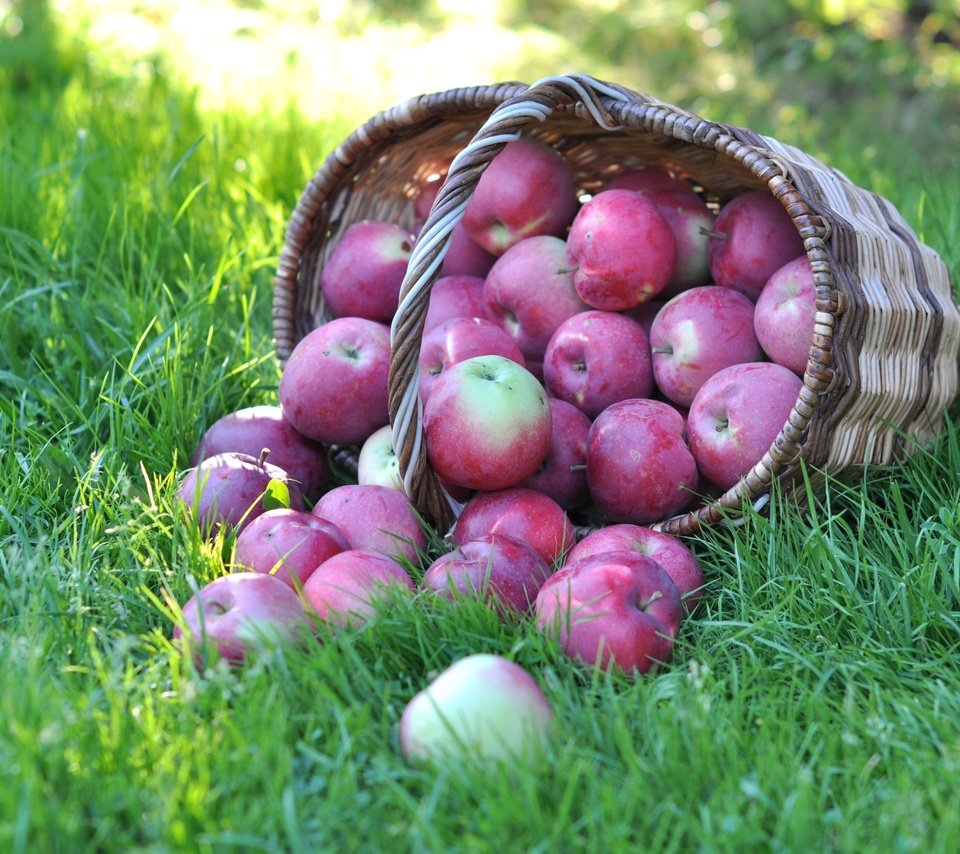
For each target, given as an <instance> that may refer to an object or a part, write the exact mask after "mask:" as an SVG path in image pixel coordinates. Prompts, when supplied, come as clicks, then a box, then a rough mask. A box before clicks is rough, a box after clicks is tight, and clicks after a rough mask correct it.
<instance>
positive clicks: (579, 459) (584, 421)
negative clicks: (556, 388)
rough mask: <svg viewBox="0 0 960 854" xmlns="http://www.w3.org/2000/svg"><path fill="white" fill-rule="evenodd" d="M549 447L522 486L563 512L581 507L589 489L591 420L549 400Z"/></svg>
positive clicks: (562, 403) (570, 408)
mask: <svg viewBox="0 0 960 854" xmlns="http://www.w3.org/2000/svg"><path fill="white" fill-rule="evenodd" d="M549 402H550V421H551V426H550V447H549V449H548V450H547V455H546V456H545V457H544V458H543V462H542V463H540V465H539V467H538V468H537V470H536V471H535V472H534V473H533V474H531V475H530V476H529V477H526V478H524V479H523V480H522V481H520V484H519V485H520V486H526V487H529V488H530V489H536V490H537V491H538V492H542V493H543V494H544V495H548V496H550V498H552V499H553V500H554V501H556V502H557V504H559V505H560V506H561V507H562V508H563V509H564V510H573V509H574V508H577V507H582V506H583V505H584V504H586V503H587V501H588V500H589V499H590V492H589V490H588V489H587V434H588V433H589V432H590V423H591V422H590V419H589V418H588V417H587V415H586V414H585V413H583V412H581V411H580V410H579V409H577V407H576V406H574V405H573V404H572V403H567V401H565V400H560V399H559V398H557V397H551V398H550V401H549Z"/></svg>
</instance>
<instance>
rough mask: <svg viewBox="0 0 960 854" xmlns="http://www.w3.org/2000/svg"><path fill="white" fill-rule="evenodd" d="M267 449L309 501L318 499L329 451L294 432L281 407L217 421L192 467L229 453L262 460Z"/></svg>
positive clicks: (261, 408) (251, 410)
mask: <svg viewBox="0 0 960 854" xmlns="http://www.w3.org/2000/svg"><path fill="white" fill-rule="evenodd" d="M264 449H267V450H269V451H270V455H269V459H270V462H271V464H272V465H275V466H278V467H279V468H282V469H283V470H284V471H285V472H286V473H287V475H288V476H289V477H290V479H291V480H292V481H295V482H296V483H297V484H298V485H299V486H300V491H301V492H302V493H303V494H304V496H306V497H307V498H310V499H311V500H314V499H316V498H317V497H318V496H319V495H320V494H321V493H322V492H323V490H324V489H325V488H326V485H327V477H328V474H329V466H328V464H327V451H326V449H325V448H324V447H323V446H322V445H321V444H320V443H319V442H314V441H313V440H312V439H308V438H307V437H306V436H304V435H302V434H301V433H298V432H297V431H296V430H294V429H293V425H292V424H291V423H290V422H289V421H288V420H287V419H286V418H285V417H284V415H283V410H281V409H280V407H279V406H273V405H267V404H263V405H259V406H248V407H245V408H243V409H238V410H237V411H236V412H230V413H228V414H226V415H224V416H222V417H220V418H218V419H217V420H216V421H214V422H213V424H211V425H210V426H209V427H208V428H207V431H206V432H205V433H204V434H203V437H202V438H201V439H200V442H199V444H198V445H197V448H196V450H195V451H194V453H193V458H192V461H191V465H197V464H198V463H199V462H200V461H201V460H204V459H206V458H207V457H212V456H214V455H215V454H222V453H224V452H227V451H232V452H235V453H238V454H247V455H249V456H251V457H255V458H259V457H260V454H261V453H263V451H264Z"/></svg>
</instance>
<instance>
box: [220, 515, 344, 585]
mask: <svg viewBox="0 0 960 854" xmlns="http://www.w3.org/2000/svg"><path fill="white" fill-rule="evenodd" d="M349 548H350V544H349V543H348V542H347V538H346V537H345V536H344V535H343V533H342V532H341V531H340V529H339V528H338V527H337V526H336V525H334V524H333V523H332V522H328V521H327V520H326V519H320V518H319V517H317V516H314V515H313V514H311V513H307V512H306V511H304V510H288V509H286V508H282V507H279V508H277V509H275V510H268V511H267V512H266V513H263V514H261V515H260V516H257V518H256V519H254V520H253V521H252V522H251V523H250V524H249V525H247V526H246V527H245V528H244V529H243V530H242V531H241V532H240V533H239V535H238V536H237V542H236V547H235V551H234V561H235V563H236V564H237V565H238V566H239V567H243V568H244V569H247V570H252V571H253V572H262V573H266V574H268V575H275V576H276V577H277V578H279V579H280V580H281V581H283V582H284V583H285V584H287V585H289V586H290V587H292V588H294V589H295V590H299V589H300V588H301V587H303V583H304V582H305V581H306V580H307V579H308V578H309V577H310V575H311V573H312V572H313V571H314V570H315V569H316V568H317V567H318V566H320V564H321V563H323V562H324V561H325V560H327V558H330V557H333V556H334V555H335V554H339V553H340V552H342V551H346V550H347V549H349Z"/></svg>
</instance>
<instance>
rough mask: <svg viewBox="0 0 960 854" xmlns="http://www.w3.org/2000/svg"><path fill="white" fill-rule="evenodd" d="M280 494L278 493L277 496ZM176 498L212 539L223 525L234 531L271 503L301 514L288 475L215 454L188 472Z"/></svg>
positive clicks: (253, 460)
mask: <svg viewBox="0 0 960 854" xmlns="http://www.w3.org/2000/svg"><path fill="white" fill-rule="evenodd" d="M277 490H279V493H277ZM177 498H178V499H179V500H180V501H182V502H183V503H184V504H185V505H186V506H187V507H188V508H189V509H190V511H191V512H192V514H193V516H194V517H195V518H196V519H197V520H198V522H199V523H200V526H201V528H202V529H203V531H204V532H205V533H206V534H207V535H208V536H209V537H214V536H215V535H216V534H217V532H218V531H219V530H220V528H221V526H222V525H227V526H228V527H231V528H233V529H234V530H236V531H238V532H239V531H242V530H243V528H244V527H245V526H246V525H248V524H249V523H250V522H252V521H253V520H254V519H255V518H256V517H257V516H259V515H260V514H261V513H263V512H265V511H266V510H269V509H271V501H277V502H279V503H278V504H274V505H272V506H283V504H284V503H287V504H289V506H290V507H292V508H293V509H294V510H303V497H302V495H301V494H300V488H299V487H298V486H297V485H296V484H295V483H293V481H291V480H290V478H289V476H288V475H287V473H286V472H285V471H284V470H283V469H281V468H279V467H277V466H275V465H271V464H270V463H268V462H266V461H265V460H263V459H262V458H257V457H251V456H249V455H248V454H236V453H232V452H227V453H223V454H214V455H213V456H212V457H207V458H206V459H205V460H202V461H201V462H200V464H199V465H198V466H196V467H195V468H192V469H190V470H189V471H188V472H187V474H186V475H185V476H184V478H183V480H182V481H181V482H180V486H179V487H178V489H177Z"/></svg>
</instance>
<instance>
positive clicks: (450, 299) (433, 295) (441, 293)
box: [423, 276, 486, 335]
mask: <svg viewBox="0 0 960 854" xmlns="http://www.w3.org/2000/svg"><path fill="white" fill-rule="evenodd" d="M483 282H484V280H483V279H482V278H481V277H480V276H441V277H440V278H439V279H437V281H436V282H434V283H433V287H432V288H430V301H429V302H428V303H427V316H426V318H425V319H424V321H423V334H424V335H426V334H427V333H428V332H429V331H430V330H431V329H433V328H434V327H436V326H439V325H440V324H441V323H443V321H445V320H451V319H452V318H454V317H486V313H485V309H484V307H483Z"/></svg>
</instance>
